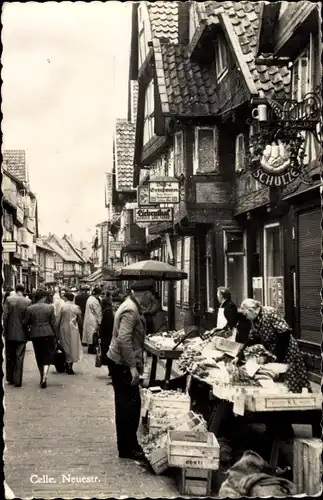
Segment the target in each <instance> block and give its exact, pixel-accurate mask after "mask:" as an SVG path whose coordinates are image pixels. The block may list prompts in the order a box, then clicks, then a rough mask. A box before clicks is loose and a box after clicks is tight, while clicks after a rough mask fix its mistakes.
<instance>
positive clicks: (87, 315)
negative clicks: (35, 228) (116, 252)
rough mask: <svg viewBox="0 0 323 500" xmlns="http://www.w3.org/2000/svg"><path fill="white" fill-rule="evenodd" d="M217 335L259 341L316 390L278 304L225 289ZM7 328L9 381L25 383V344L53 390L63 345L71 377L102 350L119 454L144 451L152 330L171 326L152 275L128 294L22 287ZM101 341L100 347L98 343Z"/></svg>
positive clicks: (7, 304) (10, 303) (291, 384)
mask: <svg viewBox="0 0 323 500" xmlns="http://www.w3.org/2000/svg"><path fill="white" fill-rule="evenodd" d="M217 297H218V302H219V309H218V319H217V327H216V331H217V334H218V335H220V336H225V337H227V338H230V337H231V338H232V339H233V340H235V341H238V342H241V343H243V344H244V345H245V347H246V346H248V345H251V344H254V343H258V344H262V345H263V346H264V347H265V348H266V349H267V350H268V351H270V352H271V353H273V354H274V355H275V356H276V359H277V361H278V362H284V363H288V365H289V369H288V372H287V380H286V383H287V385H288V388H289V389H290V390H291V391H293V392H301V390H302V388H304V387H307V388H308V389H309V390H310V384H309V379H308V374H307V371H306V368H305V364H304V360H303V358H302V353H301V350H300V348H299V346H298V343H297V340H296V339H295V338H294V337H293V334H292V331H291V329H290V327H289V325H288V324H287V322H286V321H285V319H284V318H283V317H282V316H281V315H280V314H279V312H278V311H276V310H275V309H273V308H270V307H265V306H262V305H261V304H260V303H259V302H257V301H255V300H253V299H246V300H244V301H243V302H242V304H241V307H240V309H239V310H238V308H237V306H236V305H235V304H234V302H233V301H232V300H231V293H230V291H229V290H228V289H226V288H224V287H220V288H219V289H218V294H217ZM3 309H4V316H3V319H4V333H5V342H6V343H5V345H6V379H7V382H8V383H9V384H13V385H14V386H15V387H21V385H22V374H23V361H24V355H25V349H26V343H27V341H28V340H31V341H32V343H33V347H34V352H35V358H36V362H37V366H38V369H39V373H40V387H41V388H46V386H47V377H48V373H49V368H50V365H51V364H55V363H54V358H55V353H56V352H57V348H58V346H59V347H60V349H61V351H62V352H63V353H64V355H65V367H64V368H65V371H66V372H67V373H68V374H70V375H72V374H74V371H73V364H74V363H75V362H77V361H79V360H80V359H81V357H82V354H83V348H82V344H83V346H86V348H87V351H88V353H89V354H96V355H97V356H98V352H100V356H101V360H100V361H101V362H100V363H99V366H101V365H104V366H107V369H108V376H109V377H110V383H111V384H112V385H113V389H114V395H115V424H116V433H117V447H118V452H119V457H121V458H130V459H141V458H143V457H144V455H143V452H142V449H141V447H140V445H139V443H138V441H137V429H138V425H139V420H140V408H141V402H140V393H139V380H140V377H141V375H142V374H143V369H144V341H145V336H146V334H151V333H152V334H154V333H158V332H161V331H165V330H166V329H167V319H166V316H165V314H164V313H163V311H162V308H161V301H160V297H159V296H158V294H157V293H156V291H155V283H154V281H153V280H140V281H138V282H135V283H132V285H131V290H128V291H127V294H126V295H122V294H121V292H120V290H118V289H117V288H112V287H102V286H101V287H100V286H94V287H93V289H92V290H91V289H90V288H89V287H88V286H83V287H81V289H80V290H79V292H78V293H77V294H74V293H72V292H71V291H70V290H67V289H63V288H61V289H60V288H59V287H56V288H55V290H54V293H50V291H49V290H46V289H44V288H40V289H38V290H36V291H35V292H34V293H33V294H32V297H31V298H30V297H27V296H26V294H25V290H24V287H23V285H18V286H17V287H16V291H15V293H14V294H12V293H11V294H9V296H7V297H6V299H5V301H4V305H3ZM98 345H99V346H100V349H99V350H98V349H97V347H98Z"/></svg>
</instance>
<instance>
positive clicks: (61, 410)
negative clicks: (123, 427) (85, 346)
mask: <svg viewBox="0 0 323 500" xmlns="http://www.w3.org/2000/svg"><path fill="white" fill-rule="evenodd" d="M5 442H6V449H5V456H4V460H5V478H6V482H7V484H8V485H9V487H10V488H11V489H12V490H13V492H14V493H15V495H16V497H20V498H27V497H34V498H44V499H47V498H58V497H62V498H77V497H79V498H92V497H97V498H100V497H101V498H108V497H116V496H121V495H126V496H132V497H141V498H142V497H172V496H178V489H177V487H176V485H175V483H174V482H173V479H171V478H169V477H167V476H159V477H158V476H155V475H154V474H153V473H152V472H150V471H148V470H146V469H145V468H144V467H142V466H140V465H139V464H138V463H136V462H133V461H131V460H122V459H119V457H118V456H117V452H116V438H115V426H114V401H113V389H112V387H111V386H109V385H107V369H106V367H102V368H95V367H94V356H91V355H88V354H87V353H86V354H84V356H83V359H82V361H80V362H79V363H75V375H74V376H69V375H67V374H58V373H56V371H55V369H54V368H53V367H52V368H51V371H50V374H49V378H48V386H47V389H46V390H44V389H40V388H39V375H38V370H37V366H36V363H35V359H34V353H33V350H32V345H31V344H28V345H27V351H26V358H25V366H24V379H23V387H22V388H15V387H12V386H7V385H6V387H5ZM79 478H81V480H82V478H83V481H89V482H86V483H84V482H83V483H80V482H78V481H79V480H80V479H79Z"/></svg>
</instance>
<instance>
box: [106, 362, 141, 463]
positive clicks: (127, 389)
mask: <svg viewBox="0 0 323 500" xmlns="http://www.w3.org/2000/svg"><path fill="white" fill-rule="evenodd" d="M108 367H109V370H110V374H111V379H112V385H113V388H114V399H115V421H116V430H117V444H118V451H119V454H120V455H128V454H131V453H132V452H133V451H136V450H138V448H139V444H138V440H137V430H138V426H139V422H140V410H141V399H140V392H139V386H138V385H134V386H132V385H131V380H132V376H131V372H130V368H128V367H127V366H123V365H118V364H117V363H115V362H114V361H112V360H111V359H109V358H108Z"/></svg>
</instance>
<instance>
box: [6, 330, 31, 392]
mask: <svg viewBox="0 0 323 500" xmlns="http://www.w3.org/2000/svg"><path fill="white" fill-rule="evenodd" d="M25 352H26V342H19V341H16V340H7V341H6V378H7V381H8V382H10V383H11V384H15V385H16V386H20V385H21V384H22V373H23V365H24V359H25Z"/></svg>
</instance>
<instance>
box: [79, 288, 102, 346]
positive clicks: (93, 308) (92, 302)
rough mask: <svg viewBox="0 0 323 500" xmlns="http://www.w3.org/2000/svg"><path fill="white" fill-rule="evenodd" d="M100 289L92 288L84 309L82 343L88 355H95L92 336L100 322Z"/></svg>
mask: <svg viewBox="0 0 323 500" xmlns="http://www.w3.org/2000/svg"><path fill="white" fill-rule="evenodd" d="M100 294H101V288H100V287H94V289H93V291H92V294H91V295H90V297H89V298H88V300H87V302H86V307H85V315H84V323H83V337H82V342H83V343H85V344H87V346H88V353H89V354H95V350H94V346H93V335H94V333H95V332H98V330H99V327H100V325H101V322H102V306H101V302H100Z"/></svg>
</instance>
